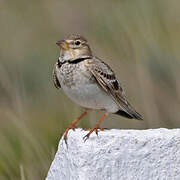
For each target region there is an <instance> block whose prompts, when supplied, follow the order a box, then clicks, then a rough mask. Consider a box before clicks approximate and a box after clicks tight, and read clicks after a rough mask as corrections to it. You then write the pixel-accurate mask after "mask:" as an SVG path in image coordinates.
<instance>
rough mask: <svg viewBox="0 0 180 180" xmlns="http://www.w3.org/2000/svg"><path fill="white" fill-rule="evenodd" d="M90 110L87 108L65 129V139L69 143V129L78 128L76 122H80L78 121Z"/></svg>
mask: <svg viewBox="0 0 180 180" xmlns="http://www.w3.org/2000/svg"><path fill="white" fill-rule="evenodd" d="M89 111H90V110H89V109H88V110H86V111H85V112H83V113H82V114H81V115H80V116H79V117H78V118H77V119H75V120H74V121H73V122H72V123H71V124H70V125H69V127H68V128H67V129H66V130H65V132H64V140H65V143H66V144H67V135H68V131H69V130H70V129H73V130H74V129H75V128H76V124H77V123H78V121H79V120H80V119H82V118H83V117H84V116H85V115H86V114H87V113H88V112H89Z"/></svg>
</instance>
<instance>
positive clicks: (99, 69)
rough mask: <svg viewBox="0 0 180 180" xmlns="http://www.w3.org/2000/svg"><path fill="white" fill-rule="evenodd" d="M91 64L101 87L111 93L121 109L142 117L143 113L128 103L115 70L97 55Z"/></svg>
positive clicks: (138, 117)
mask: <svg viewBox="0 0 180 180" xmlns="http://www.w3.org/2000/svg"><path fill="white" fill-rule="evenodd" d="M89 64H90V66H89V67H90V68H89V70H90V71H91V73H92V74H93V75H94V77H95V79H96V80H97V82H98V84H99V85H100V87H101V88H102V89H103V90H104V91H106V92H107V93H108V94H109V95H111V97H112V98H113V99H114V101H115V102H116V104H117V105H118V106H119V108H120V110H122V111H125V112H126V113H128V114H129V115H130V116H131V117H132V118H136V119H142V117H141V115H140V114H139V113H137V112H136V111H135V110H134V109H133V108H132V106H131V105H130V104H129V103H128V101H127V99H126V97H125V93H124V90H123V88H122V86H121V85H120V83H119V81H118V80H117V78H116V76H115V74H114V72H113V70H112V69H111V68H110V67H109V66H108V65H107V64H106V63H104V62H103V61H102V60H100V59H98V58H96V57H94V58H93V59H92V61H90V63H89Z"/></svg>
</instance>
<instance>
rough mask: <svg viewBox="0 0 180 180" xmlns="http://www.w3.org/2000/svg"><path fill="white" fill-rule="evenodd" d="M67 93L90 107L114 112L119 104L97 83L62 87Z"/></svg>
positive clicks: (82, 104) (81, 104)
mask: <svg viewBox="0 0 180 180" xmlns="http://www.w3.org/2000/svg"><path fill="white" fill-rule="evenodd" d="M62 88H63V90H64V92H65V94H66V95H67V96H68V97H69V98H70V99H72V100H73V101H74V102H75V103H77V104H79V105H80V106H83V107H86V108H90V109H101V110H106V111H108V112H111V113H114V112H117V111H118V106H117V105H116V103H115V102H114V100H113V99H112V98H111V96H110V95H108V94H107V93H106V92H104V91H103V90H102V89H101V88H100V87H99V86H98V85H97V84H79V83H77V84H76V86H73V87H71V88H68V87H65V86H64V87H62Z"/></svg>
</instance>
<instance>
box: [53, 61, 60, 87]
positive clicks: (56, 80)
mask: <svg viewBox="0 0 180 180" xmlns="http://www.w3.org/2000/svg"><path fill="white" fill-rule="evenodd" d="M57 66H58V63H56V64H55V65H54V68H53V73H52V79H53V83H54V86H55V87H56V88H57V89H59V88H61V84H60V82H59V80H58V78H57V70H56V69H57Z"/></svg>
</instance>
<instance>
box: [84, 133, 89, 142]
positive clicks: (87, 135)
mask: <svg viewBox="0 0 180 180" xmlns="http://www.w3.org/2000/svg"><path fill="white" fill-rule="evenodd" d="M87 139H89V134H86V135H85V136H84V137H83V140H84V142H86V141H87Z"/></svg>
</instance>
